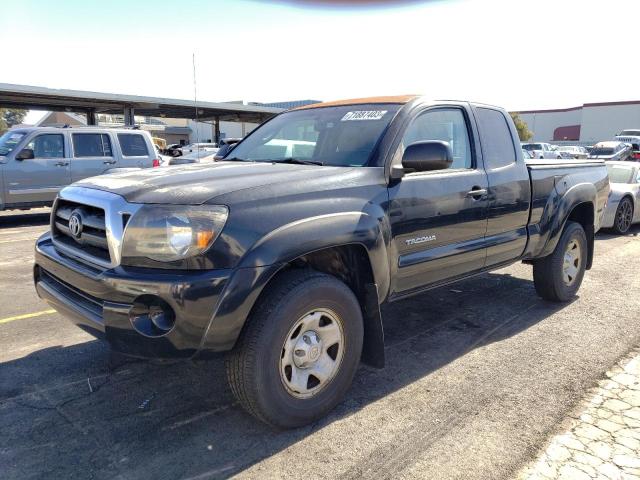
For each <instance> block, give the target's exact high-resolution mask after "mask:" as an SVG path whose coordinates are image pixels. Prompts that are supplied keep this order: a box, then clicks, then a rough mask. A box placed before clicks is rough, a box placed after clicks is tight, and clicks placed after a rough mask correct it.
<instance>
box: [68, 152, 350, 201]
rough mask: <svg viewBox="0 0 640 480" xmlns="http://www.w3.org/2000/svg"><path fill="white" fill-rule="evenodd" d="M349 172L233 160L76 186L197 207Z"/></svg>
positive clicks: (114, 176)
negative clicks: (238, 194) (266, 188)
mask: <svg viewBox="0 0 640 480" xmlns="http://www.w3.org/2000/svg"><path fill="white" fill-rule="evenodd" d="M347 170H351V169H349V168H345V167H323V166H317V165H297V164H282V163H278V164H274V163H266V162H240V161H234V162H218V163H214V164H205V165H202V164H196V165H185V166H181V167H170V168H153V169H151V168H150V169H145V170H137V171H135V172H126V173H114V174H109V175H101V176H98V177H91V178H87V179H85V180H81V181H79V182H76V183H74V184H73V185H74V186H78V187H85V188H93V189H97V190H104V191H107V192H111V193H115V194H117V195H120V196H122V197H124V198H125V199H126V200H127V201H128V202H131V203H161V204H175V205H198V204H201V203H205V202H207V201H208V200H211V199H213V198H215V197H218V196H220V195H224V194H227V193H231V192H235V191H238V190H243V189H254V188H258V187H262V186H266V185H273V184H275V183H285V184H291V183H292V182H302V181H305V182H313V181H314V180H316V179H318V178H320V177H326V176H331V175H338V174H341V175H344V174H345V173H346V171H347Z"/></svg>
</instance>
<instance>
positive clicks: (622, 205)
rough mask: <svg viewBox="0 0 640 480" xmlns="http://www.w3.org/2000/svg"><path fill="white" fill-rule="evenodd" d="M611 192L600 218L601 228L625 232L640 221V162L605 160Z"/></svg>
mask: <svg viewBox="0 0 640 480" xmlns="http://www.w3.org/2000/svg"><path fill="white" fill-rule="evenodd" d="M606 163H607V170H608V172H609V183H610V184H611V193H610V194H609V201H608V202H607V209H606V210H605V213H604V217H603V219H602V228H612V229H613V230H614V231H615V232H616V233H619V234H623V233H627V232H628V231H629V229H630V228H631V225H632V224H634V223H637V222H640V163H638V162H606Z"/></svg>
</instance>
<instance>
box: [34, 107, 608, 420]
mask: <svg viewBox="0 0 640 480" xmlns="http://www.w3.org/2000/svg"><path fill="white" fill-rule="evenodd" d="M608 193H609V181H608V177H607V169H606V167H605V165H604V163H603V162H601V161H567V160H563V161H561V162H559V161H555V160H528V161H526V162H525V161H524V159H523V157H522V151H521V149H520V142H519V139H518V135H517V132H516V128H515V126H514V124H513V122H512V121H511V118H510V116H509V115H508V113H506V112H505V111H504V110H502V109H500V108H497V107H493V106H488V105H483V104H475V103H469V102H459V101H429V100H427V99H425V98H422V97H416V96H403V97H378V98H369V99H360V100H347V101H340V102H329V103H321V104H316V105H311V106H306V107H302V108H299V109H296V110H291V111H287V112H284V113H281V114H279V115H277V116H275V117H274V118H272V119H270V120H268V121H267V122H265V123H263V124H262V125H261V126H259V127H258V128H256V129H255V130H254V131H253V132H252V133H251V134H250V135H248V136H247V137H246V138H245V139H243V140H242V141H241V142H240V143H239V144H237V146H236V147H235V148H234V149H233V150H231V152H229V153H228V154H227V156H226V157H225V158H224V159H223V160H222V161H220V162H217V163H215V164H212V165H190V166H184V167H177V168H175V169H171V170H162V169H155V170H146V171H137V172H129V173H121V174H114V175H107V176H101V177H95V178H91V179H86V180H82V181H80V182H77V183H75V184H73V185H71V186H69V187H67V188H64V189H63V190H62V191H61V192H60V193H59V195H58V197H57V200H56V201H55V204H54V206H53V209H52V214H51V226H50V231H49V232H48V233H46V234H44V235H43V236H42V237H40V238H39V239H38V240H37V243H36V247H35V250H36V251H35V266H34V280H35V286H36V289H37V292H38V294H39V296H40V297H41V298H42V299H43V300H45V301H46V302H47V303H48V304H50V305H51V306H52V307H53V308H55V309H56V310H58V311H59V312H60V313H62V314H63V315H65V316H67V317H69V318H70V319H71V320H72V321H73V322H74V323H76V324H77V325H78V326H79V327H81V328H83V329H85V330H86V331H88V332H91V333H94V334H95V335H96V336H100V337H104V338H105V339H106V341H108V342H109V344H110V345H111V347H112V348H113V349H114V350H116V351H118V352H121V353H124V354H127V355H132V356H137V357H145V358H193V357H195V356H199V355H203V354H206V353H208V352H227V354H226V368H227V373H228V381H229V383H230V385H231V389H232V391H233V393H234V395H235V396H236V397H237V399H238V400H239V402H240V404H241V405H242V406H243V407H244V408H245V409H247V410H248V411H249V412H250V413H252V414H253V415H255V416H256V417H257V418H258V419H260V420H262V421H264V422H266V423H268V424H270V425H272V426H275V427H279V428H289V427H297V426H301V425H304V424H307V423H309V422H312V421H314V420H316V419H318V418H320V417H322V416H323V415H325V414H326V413H327V412H329V411H330V410H331V409H332V408H333V407H334V406H335V405H336V404H337V403H339V402H340V400H341V399H342V398H343V397H344V396H345V394H346V393H347V391H348V389H349V386H350V385H351V383H352V380H353V377H354V375H355V373H356V369H357V368H358V365H359V363H360V362H361V361H362V362H364V363H366V364H368V365H372V366H375V367H383V366H384V336H383V324H382V320H381V313H380V305H381V304H382V303H384V302H392V301H397V300H401V299H403V298H405V297H407V296H409V295H415V294H417V293H420V292H424V291H425V290H428V289H431V288H434V287H438V286H441V285H444V284H448V283H451V282H454V281H457V280H460V279H464V278H467V277H469V276H471V275H476V274H479V273H482V272H487V271H490V270H495V269H498V268H502V267H504V266H506V265H509V264H511V263H514V262H516V261H522V262H525V263H528V264H531V265H532V266H533V280H534V284H535V288H536V291H537V293H538V294H539V295H540V296H541V297H542V298H544V299H547V300H550V301H560V302H562V301H567V300H569V299H571V298H572V297H573V296H574V295H575V294H576V292H577V291H578V288H579V287H580V284H581V282H582V279H583V276H584V273H585V270H588V269H589V268H590V267H591V263H592V260H593V249H594V234H595V232H596V231H597V230H598V229H599V227H600V220H601V217H602V214H603V212H604V208H605V204H606V201H607V195H608Z"/></svg>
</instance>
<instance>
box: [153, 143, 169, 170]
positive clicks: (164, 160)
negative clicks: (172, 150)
mask: <svg viewBox="0 0 640 480" xmlns="http://www.w3.org/2000/svg"><path fill="white" fill-rule="evenodd" d="M154 148H155V151H156V156H157V157H158V160H159V161H160V166H161V167H166V166H168V165H169V164H170V163H171V160H172V159H173V157H171V156H169V155H165V154H164V153H162V152H164V151H165V150H163V149H161V148H160V147H158V145H157V144H154Z"/></svg>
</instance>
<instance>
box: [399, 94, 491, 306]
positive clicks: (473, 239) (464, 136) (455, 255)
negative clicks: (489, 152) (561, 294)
mask: <svg viewBox="0 0 640 480" xmlns="http://www.w3.org/2000/svg"><path fill="white" fill-rule="evenodd" d="M401 135H402V137H401V140H400V142H399V145H398V147H397V151H396V152H395V154H394V156H393V161H392V165H398V164H400V162H401V159H402V153H403V152H404V149H405V147H407V146H408V145H410V144H411V143H414V142H419V141H427V140H441V141H445V142H448V143H449V144H450V146H451V148H452V150H453V156H454V160H453V164H452V165H451V166H450V168H448V169H445V170H436V171H428V172H412V173H406V174H405V175H404V176H403V177H402V178H401V179H400V180H399V181H397V182H396V183H394V184H391V185H390V186H389V219H390V222H391V233H392V246H393V250H394V253H393V254H392V255H391V258H392V260H391V261H392V262H394V263H395V265H392V270H395V274H392V277H391V278H392V285H391V295H392V296H398V295H403V294H407V293H412V291H417V290H421V289H423V288H426V287H429V286H432V285H436V284H438V283H443V282H445V281H448V280H450V279H453V278H455V277H459V276H464V275H467V274H469V273H472V272H474V271H478V270H481V269H482V268H483V266H484V262H485V256H486V249H485V246H484V237H485V232H486V229H487V206H488V201H487V189H488V181H487V175H486V173H485V171H484V168H483V165H482V158H481V155H480V150H479V148H478V142H477V129H476V127H475V124H474V123H473V120H472V112H471V110H470V107H469V106H468V105H467V104H463V105H460V104H446V105H442V106H428V107H426V108H420V107H418V108H416V109H415V110H414V111H413V112H411V113H410V114H409V119H408V122H407V125H406V126H405V127H404V130H403V133H402V134H401Z"/></svg>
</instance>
